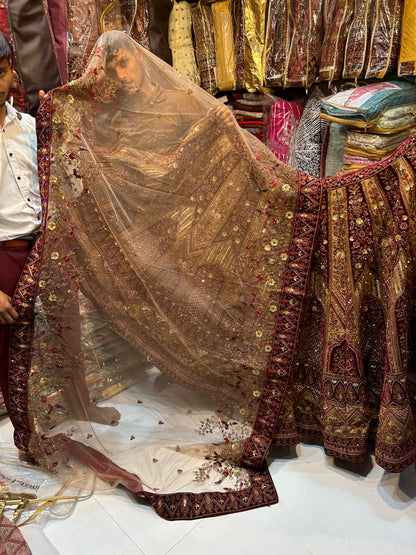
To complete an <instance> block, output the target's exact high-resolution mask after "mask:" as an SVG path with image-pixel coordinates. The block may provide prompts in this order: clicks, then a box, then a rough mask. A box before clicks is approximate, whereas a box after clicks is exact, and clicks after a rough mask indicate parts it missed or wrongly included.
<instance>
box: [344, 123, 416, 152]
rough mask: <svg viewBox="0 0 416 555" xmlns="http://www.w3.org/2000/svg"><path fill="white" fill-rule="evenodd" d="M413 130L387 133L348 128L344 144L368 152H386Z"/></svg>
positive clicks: (413, 131)
mask: <svg viewBox="0 0 416 555" xmlns="http://www.w3.org/2000/svg"><path fill="white" fill-rule="evenodd" d="M415 132H416V128H410V129H408V130H406V131H399V132H398V133H391V134H388V135H380V134H378V133H363V132H362V131H355V130H350V131H348V135H347V139H346V141H345V146H346V147H349V148H355V149H360V150H362V151H367V152H369V153H380V154H382V153H384V154H385V153H387V154H388V153H390V152H393V151H394V150H395V149H396V148H397V147H398V146H400V145H401V144H402V143H403V142H404V141H405V140H406V139H408V138H409V136H410V135H413V133H415ZM385 155H386V154H385Z"/></svg>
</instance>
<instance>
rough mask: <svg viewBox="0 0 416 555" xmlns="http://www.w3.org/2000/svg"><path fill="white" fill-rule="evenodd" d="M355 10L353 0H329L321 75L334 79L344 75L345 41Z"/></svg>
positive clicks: (323, 78) (323, 77)
mask: <svg viewBox="0 0 416 555" xmlns="http://www.w3.org/2000/svg"><path fill="white" fill-rule="evenodd" d="M353 12H354V1H353V0H345V1H344V0H328V2H327V15H326V18H327V23H326V26H325V34H324V39H323V42H322V52H321V62H320V68H319V77H320V78H321V79H322V80H324V81H334V80H336V79H339V78H340V77H341V75H342V69H343V65H344V52H345V43H346V41H347V36H348V31H349V27H350V25H351V20H352V17H353Z"/></svg>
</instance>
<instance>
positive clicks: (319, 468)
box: [0, 419, 416, 555]
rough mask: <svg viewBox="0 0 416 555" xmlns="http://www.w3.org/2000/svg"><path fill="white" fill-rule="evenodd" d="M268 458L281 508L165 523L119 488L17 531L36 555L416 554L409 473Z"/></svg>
mask: <svg viewBox="0 0 416 555" xmlns="http://www.w3.org/2000/svg"><path fill="white" fill-rule="evenodd" d="M0 442H1V443H2V444H3V446H4V445H5V444H6V445H7V446H8V448H9V449H10V448H11V447H12V427H11V424H10V422H9V421H8V419H3V420H1V421H0ZM3 448H4V447H3ZM275 455H276V458H275V459H274V460H273V461H272V462H271V467H270V468H271V473H272V475H273V478H274V481H275V485H276V488H277V491H278V493H279V498H280V502H279V503H278V504H277V505H274V506H272V507H265V508H262V509H257V510H254V511H247V512H245V513H239V514H235V515H229V516H222V517H216V518H208V519H204V520H196V521H190V522H182V521H181V522H166V521H164V520H162V519H161V518H160V517H159V516H157V515H156V513H155V512H154V511H153V509H152V508H151V507H150V506H146V505H143V504H138V503H137V502H136V500H135V499H134V498H133V497H132V496H130V495H129V494H128V493H126V492H125V491H122V490H119V489H117V490H115V491H114V492H113V493H111V494H110V493H96V494H94V495H93V496H92V497H91V498H90V499H88V500H85V501H79V502H77V504H76V505H75V508H74V510H73V512H72V514H71V515H70V516H69V517H67V518H65V519H52V518H49V519H48V520H47V521H46V522H44V523H43V524H42V525H40V524H32V525H28V526H26V527H23V528H21V531H22V533H23V534H24V536H25V537H26V539H27V541H28V543H29V546H30V547H31V549H32V552H33V555H53V554H54V555H56V553H58V554H59V555H75V554H77V555H96V554H97V555H98V554H100V555H135V554H145V555H164V554H167V553H169V554H170V555H188V554H189V555H194V554H195V555H208V554H209V555H217V554H219V555H220V554H221V555H222V554H223V553H227V554H234V553H236V554H237V553H238V554H240V555H246V554H247V555H248V554H250V555H251V554H253V555H260V554H261V553H267V554H271V553H273V554H280V553H282V554H285V555H298V554H299V555H301V554H302V555H303V554H313V555H315V554H316V555H318V554H319V555H332V554H336V555H351V554H354V555H355V554H359V555H361V554H365V555H373V554H374V555H383V554H389V555H414V554H415V553H416V526H415V521H416V503H415V496H416V472H415V468H414V466H412V467H411V468H409V469H407V470H406V471H405V472H403V473H402V474H387V473H386V472H384V471H383V470H382V469H381V468H379V467H377V466H375V465H374V461H372V460H369V461H368V462H367V463H366V464H362V465H359V466H357V467H355V468H353V467H351V466H349V467H346V466H344V467H340V466H336V465H335V464H334V461H333V460H332V459H330V458H328V457H325V455H324V453H323V451H322V449H321V448H320V447H314V446H308V445H301V446H298V447H297V449H296V451H295V450H294V449H292V450H291V449H287V450H280V451H277V450H276V453H275ZM0 456H1V452H0ZM5 514H6V516H8V515H7V513H5Z"/></svg>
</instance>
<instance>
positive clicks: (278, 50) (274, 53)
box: [264, 0, 293, 87]
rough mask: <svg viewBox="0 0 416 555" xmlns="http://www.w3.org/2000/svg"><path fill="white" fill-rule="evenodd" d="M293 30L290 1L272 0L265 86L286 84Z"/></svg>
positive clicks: (266, 52) (267, 40) (265, 65)
mask: <svg viewBox="0 0 416 555" xmlns="http://www.w3.org/2000/svg"><path fill="white" fill-rule="evenodd" d="M292 28H293V22H292V17H291V11H290V2H289V0H271V2H269V12H268V18H267V32H266V38H265V44H266V47H265V54H264V58H265V61H264V84H265V85H266V86H268V87H283V86H285V84H286V79H287V72H288V57H289V48H290V41H291V37H292Z"/></svg>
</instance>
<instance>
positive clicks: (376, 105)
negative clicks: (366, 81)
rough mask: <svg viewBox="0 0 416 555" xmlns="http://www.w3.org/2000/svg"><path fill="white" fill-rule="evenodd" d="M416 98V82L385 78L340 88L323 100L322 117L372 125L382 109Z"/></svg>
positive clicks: (360, 125) (361, 124) (411, 101)
mask: <svg viewBox="0 0 416 555" xmlns="http://www.w3.org/2000/svg"><path fill="white" fill-rule="evenodd" d="M414 102H416V85H415V84H412V83H409V82H407V81H384V82H382V83H373V84H371V85H364V86H363V87H358V88H353V89H348V90H345V91H341V92H339V93H337V94H334V95H332V96H328V97H327V98H326V99H325V100H324V101H323V102H322V108H321V117H323V118H324V119H327V120H329V121H335V122H337V123H346V124H347V123H349V124H352V125H354V126H355V127H361V128H369V127H370V126H371V125H373V124H375V121H376V119H377V118H378V117H379V116H380V114H381V113H382V112H384V111H385V110H387V109H388V108H392V107H394V106H400V105H406V104H410V103H414Z"/></svg>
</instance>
